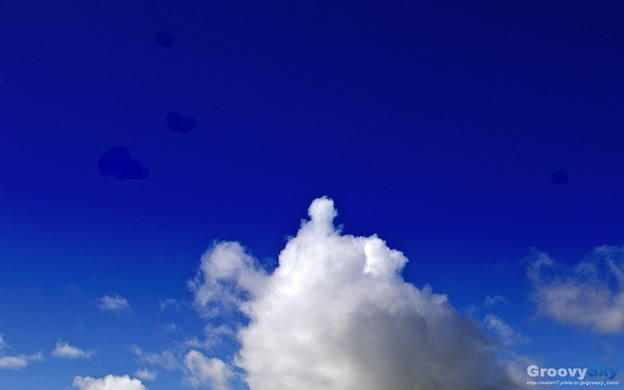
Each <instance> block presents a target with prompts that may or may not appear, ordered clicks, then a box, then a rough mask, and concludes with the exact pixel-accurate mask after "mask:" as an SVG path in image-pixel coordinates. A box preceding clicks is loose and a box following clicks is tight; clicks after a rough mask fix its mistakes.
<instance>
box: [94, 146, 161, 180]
mask: <svg viewBox="0 0 624 390" xmlns="http://www.w3.org/2000/svg"><path fill="white" fill-rule="evenodd" d="M98 168H99V169H100V174H101V175H102V176H108V175H113V177H115V178H117V179H119V180H122V179H131V180H142V179H146V178H147V176H149V171H148V170H147V168H146V167H144V166H142V165H141V162H140V161H139V160H137V159H136V158H132V157H130V149H128V148H127V147H125V146H114V147H112V148H110V149H108V150H107V151H105V152H104V153H103V154H102V157H100V160H99V161H98Z"/></svg>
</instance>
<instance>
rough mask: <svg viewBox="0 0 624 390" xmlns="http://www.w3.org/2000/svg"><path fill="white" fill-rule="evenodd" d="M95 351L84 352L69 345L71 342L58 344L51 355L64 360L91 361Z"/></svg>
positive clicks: (58, 342)
mask: <svg viewBox="0 0 624 390" xmlns="http://www.w3.org/2000/svg"><path fill="white" fill-rule="evenodd" d="M94 353H95V351H84V350H82V349H80V348H78V347H74V346H72V345H69V342H67V341H66V342H64V343H63V342H61V341H57V342H56V348H54V350H53V351H52V352H51V355H52V356H54V357H57V358H62V359H90V358H91V356H92V355H93V354H94Z"/></svg>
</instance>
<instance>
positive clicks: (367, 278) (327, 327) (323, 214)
mask: <svg viewBox="0 0 624 390" xmlns="http://www.w3.org/2000/svg"><path fill="white" fill-rule="evenodd" d="M309 215H310V221H307V222H302V225H301V228H300V230H299V232H298V233H297V235H296V237H294V238H292V239H290V240H289V242H288V243H287V245H286V247H285V248H284V250H283V251H282V252H281V254H280V256H279V265H278V267H277V268H276V269H275V271H274V272H273V273H272V274H268V273H266V272H265V271H264V270H263V269H262V268H261V267H259V266H258V262H257V261H256V260H255V259H253V258H252V257H251V256H250V255H249V254H248V253H247V252H246V251H245V250H244V248H243V247H242V246H241V245H240V244H238V243H233V242H224V243H217V244H215V245H214V246H213V247H212V249H210V250H209V251H208V252H207V253H206V254H205V255H204V256H203V257H202V260H201V266H200V271H199V273H198V275H197V277H196V278H195V279H194V280H193V281H192V282H191V283H190V287H191V288H192V290H193V292H194V294H195V302H196V304H197V305H199V306H201V307H204V308H206V315H208V316H209V317H210V316H212V317H210V318H211V321H212V320H214V318H215V317H214V316H215V315H216V313H223V312H224V310H226V309H227V308H228V307H229V310H230V311H233V310H234V311H235V310H238V312H239V313H242V314H243V315H244V316H245V317H247V319H246V320H244V321H241V322H240V323H239V326H240V330H239V332H238V340H239V341H240V344H241V347H240V350H239V351H238V352H237V353H236V354H235V356H236V358H235V359H234V362H235V363H233V364H236V365H237V366H238V367H239V368H241V369H243V370H244V371H245V380H246V382H247V384H248V386H249V388H250V389H252V390H269V389H271V390H272V389H280V390H294V389H297V390H307V389H319V388H323V389H326V390H338V389H346V388H354V389H360V390H378V389H412V388H427V389H434V388H435V389H439V390H447V389H448V390H450V389H459V388H461V389H466V390H476V389H479V390H484V389H497V390H500V389H519V388H523V387H524V386H525V384H522V381H520V380H518V378H522V375H518V372H517V367H519V366H518V365H517V364H515V363H517V361H518V360H519V359H517V358H515V357H509V358H508V360H505V359H503V358H502V356H504V355H505V353H506V352H505V350H503V348H502V347H501V346H500V344H497V343H494V342H492V341H491V338H490V337H488V336H487V335H486V334H485V333H483V332H482V331H481V330H480V327H479V325H478V324H477V323H476V322H475V321H474V320H473V319H471V318H466V317H463V316H461V315H460V314H459V313H458V312H457V311H456V310H455V309H454V308H453V307H452V306H451V304H450V303H449V302H448V299H447V297H446V296H445V295H441V294H435V293H433V291H432V289H431V288H430V287H427V286H425V287H424V288H422V289H418V288H416V287H415V286H413V285H411V284H409V283H406V282H405V281H404V280H403V278H402V277H401V275H400V273H401V271H402V269H403V267H404V266H405V264H406V263H407V258H405V256H404V255H403V254H402V253H401V252H399V251H397V250H392V249H390V248H388V246H387V245H386V243H385V242H384V241H383V240H381V239H380V238H379V237H377V236H375V235H373V236H370V237H354V236H350V235H342V234H341V232H340V231H339V230H337V229H335V228H334V226H333V219H334V217H335V216H336V215H337V213H336V210H335V209H334V207H333V202H332V201H331V200H330V199H327V198H320V199H316V200H315V201H314V202H312V204H311V206H310V208H309ZM423 266H424V265H423ZM215 308H216V309H217V310H219V311H216V310H215ZM211 310H215V311H211ZM195 352H196V351H195ZM189 361H190V362H189ZM210 361H212V362H213V363H212V365H210V364H208V363H206V362H210ZM187 363H188V364H187ZM190 363H194V365H192V364H190ZM200 363H201V364H200ZM220 364H221V363H217V362H215V361H213V360H210V359H209V358H208V357H205V356H203V355H199V353H193V354H191V355H188V354H187V356H186V358H185V365H187V369H188V366H189V365H190V366H191V367H198V366H200V365H202V366H203V365H205V366H206V367H212V369H214V366H216V365H220ZM514 364H515V365H514ZM222 368H223V367H222ZM223 369H224V370H225V368H223ZM230 369H231V368H230ZM189 371H191V370H190V369H189ZM196 371H198V370H197V368H195V370H194V371H193V372H196ZM205 371H207V372H212V371H211V369H209V368H207V369H206V370H205ZM196 377H197V376H196ZM197 383H199V382H197Z"/></svg>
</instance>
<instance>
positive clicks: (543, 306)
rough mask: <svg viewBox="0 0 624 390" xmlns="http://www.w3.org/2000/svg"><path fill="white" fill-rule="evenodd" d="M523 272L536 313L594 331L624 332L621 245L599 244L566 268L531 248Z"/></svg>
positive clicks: (623, 285) (623, 267)
mask: <svg viewBox="0 0 624 390" xmlns="http://www.w3.org/2000/svg"><path fill="white" fill-rule="evenodd" d="M531 257H532V262H531V264H530V265H529V267H528V269H527V275H528V277H529V280H530V281H531V283H532V286H533V294H532V298H533V300H534V301H535V303H536V304H537V310H538V313H540V314H542V315H544V316H546V317H549V318H552V319H554V320H556V321H558V322H560V323H563V324H574V325H579V326H582V327H586V328H589V329H591V330H592V331H594V332H596V333H602V334H607V333H622V332H623V331H624V248H618V247H612V246H602V247H598V248H596V249H595V250H594V251H593V253H592V254H591V255H590V256H589V257H588V258H587V259H585V260H583V261H581V262H580V263H578V264H577V265H576V266H575V267H573V268H569V267H566V266H564V265H562V264H559V263H557V262H556V261H554V260H553V259H551V258H550V257H549V256H548V255H547V254H545V253H543V252H538V251H536V250H533V251H532V253H531Z"/></svg>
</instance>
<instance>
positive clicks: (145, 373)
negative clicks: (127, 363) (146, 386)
mask: <svg viewBox="0 0 624 390" xmlns="http://www.w3.org/2000/svg"><path fill="white" fill-rule="evenodd" d="M156 375H157V373H156V371H150V370H148V369H147V368H141V369H139V370H137V371H136V372H135V373H134V376H135V377H137V378H139V379H142V380H144V381H153V380H155V379H156Z"/></svg>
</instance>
